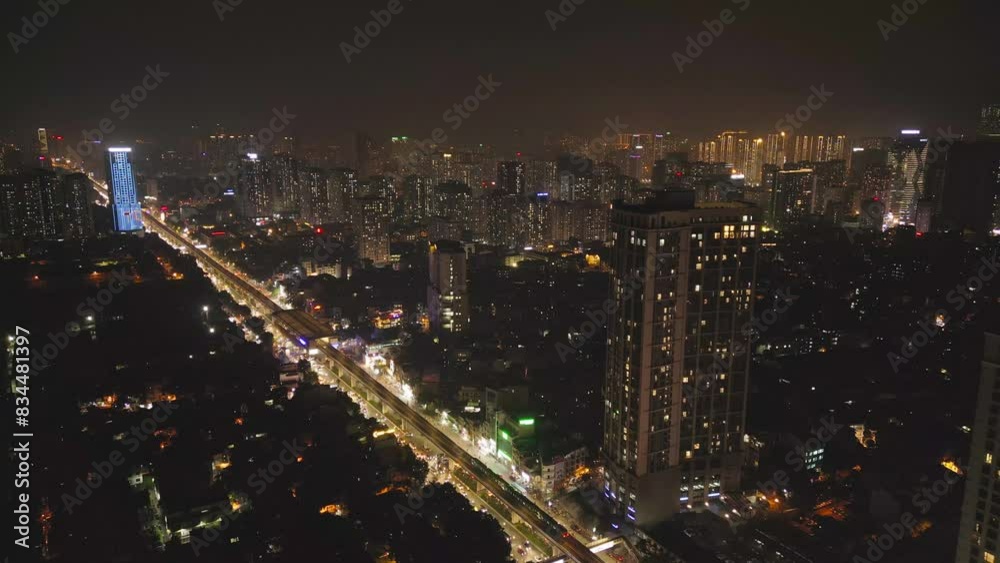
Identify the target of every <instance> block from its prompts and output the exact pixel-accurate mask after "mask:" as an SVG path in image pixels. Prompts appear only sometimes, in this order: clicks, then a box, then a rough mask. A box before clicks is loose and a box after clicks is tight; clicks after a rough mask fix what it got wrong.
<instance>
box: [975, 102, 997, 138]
mask: <svg viewBox="0 0 1000 563" xmlns="http://www.w3.org/2000/svg"><path fill="white" fill-rule="evenodd" d="M976 135H977V136H978V137H979V138H980V139H982V140H1000V104H990V105H988V106H983V111H982V114H981V115H980V117H979V127H977V128H976Z"/></svg>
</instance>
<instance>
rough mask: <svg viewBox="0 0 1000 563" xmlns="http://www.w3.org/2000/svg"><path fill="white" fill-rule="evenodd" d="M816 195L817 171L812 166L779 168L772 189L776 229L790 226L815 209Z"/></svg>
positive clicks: (773, 220) (772, 219)
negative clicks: (789, 168) (791, 168)
mask: <svg viewBox="0 0 1000 563" xmlns="http://www.w3.org/2000/svg"><path fill="white" fill-rule="evenodd" d="M815 196H816V173H815V171H814V170H813V169H812V168H799V169H796V170H779V171H778V172H777V173H776V174H775V179H774V189H773V190H772V191H771V212H770V213H768V216H769V217H770V219H771V221H772V223H773V225H774V227H775V228H776V229H784V228H788V227H790V226H792V225H794V224H796V223H798V222H800V221H801V220H802V219H803V218H804V217H805V216H807V215H809V213H811V212H812V211H813V208H814V206H815Z"/></svg>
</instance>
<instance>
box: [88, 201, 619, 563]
mask: <svg viewBox="0 0 1000 563" xmlns="http://www.w3.org/2000/svg"><path fill="white" fill-rule="evenodd" d="M94 185H95V186H96V187H97V188H98V189H97V191H98V193H100V194H101V195H102V196H104V197H107V192H106V190H105V189H104V188H103V186H100V185H99V184H97V183H96V182H94ZM143 214H144V215H145V223H146V226H147V227H148V228H150V229H151V230H152V231H154V232H156V233H157V234H159V235H160V236H161V237H164V238H166V239H169V240H171V241H173V242H174V243H176V244H178V245H180V246H182V247H183V248H184V249H185V251H186V252H188V253H189V254H190V255H192V256H194V257H195V258H196V259H197V260H198V261H199V262H201V263H202V267H204V268H206V269H211V270H212V271H213V273H214V274H215V275H217V276H219V277H222V278H224V279H225V280H226V281H227V282H228V283H229V284H232V285H233V286H235V287H237V288H239V289H240V290H241V291H242V292H243V293H244V295H245V296H248V297H250V298H253V299H254V300H255V301H256V302H257V305H258V306H259V307H260V308H262V309H263V310H264V311H267V312H270V313H272V314H273V313H277V312H279V311H281V310H282V308H281V307H280V306H279V305H277V304H276V303H275V302H274V301H272V300H271V298H270V297H268V296H267V295H265V294H264V293H263V292H261V291H260V290H259V289H257V288H256V287H254V286H253V285H251V284H250V283H249V282H247V281H246V280H245V279H243V278H242V277H240V276H239V275H237V274H236V273H235V272H233V271H232V270H231V269H230V268H229V267H227V266H226V265H224V264H222V263H220V262H219V261H217V260H216V259H215V258H213V257H212V256H210V255H209V254H208V253H206V252H205V251H203V250H202V249H199V248H197V247H196V246H195V244H194V243H193V242H191V241H190V240H188V239H186V238H184V237H182V236H181V235H179V234H178V233H177V232H175V231H174V230H173V229H172V228H170V227H169V226H168V225H166V224H164V223H163V222H161V221H160V220H159V219H158V218H157V217H155V216H154V214H153V213H150V212H149V211H148V210H143ZM272 321H274V322H273V324H274V325H275V326H276V327H277V328H278V329H279V330H280V331H281V332H282V333H284V336H285V337H286V338H287V339H289V340H291V341H295V339H296V338H297V337H298V336H299V335H297V334H293V333H291V331H289V330H288V327H286V326H282V324H281V323H279V322H276V321H275V319H272ZM318 349H319V351H320V353H321V354H322V355H323V356H324V359H325V360H326V361H327V362H328V363H329V364H332V365H328V367H329V368H331V369H334V372H335V373H341V372H342V371H346V372H348V373H350V374H351V375H352V376H354V377H355V378H356V379H357V380H358V381H360V382H361V383H362V384H363V385H364V387H365V389H366V390H368V391H370V392H372V393H374V394H375V395H376V396H377V397H378V399H379V400H380V401H381V402H382V403H383V404H384V405H388V406H389V407H390V408H391V409H392V410H393V411H394V412H396V413H397V414H398V415H399V416H401V417H403V419H404V422H405V423H406V425H407V428H408V429H410V431H416V432H419V433H420V434H421V435H422V436H423V438H424V439H426V440H427V441H428V442H430V443H431V444H433V445H434V446H435V447H436V448H438V449H439V450H441V451H442V452H443V453H444V454H445V455H447V456H448V457H450V458H451V459H452V460H453V461H454V462H455V463H457V464H458V466H459V467H461V468H462V469H464V470H465V471H467V472H469V473H471V474H472V475H473V476H474V477H475V478H476V480H477V481H479V482H480V484H482V485H483V487H484V488H485V489H486V490H487V491H489V492H490V493H491V494H493V495H494V496H496V497H497V498H499V499H500V500H501V501H502V502H504V503H505V504H506V505H507V506H508V507H509V508H510V509H511V511H512V512H514V513H515V514H516V515H517V516H518V517H519V518H520V519H521V520H523V521H524V522H526V523H527V524H528V525H529V526H531V527H532V528H534V529H535V530H537V531H538V532H539V533H540V534H542V535H543V536H545V537H546V538H547V539H548V540H549V541H550V542H551V543H552V545H555V546H558V547H559V548H560V549H562V550H563V551H564V552H565V553H566V554H567V555H568V556H569V557H571V558H573V559H574V560H575V561H578V562H579V563H599V562H600V561H601V559H600V558H599V557H598V556H597V555H595V554H593V553H591V552H590V550H589V549H588V548H587V546H585V545H584V544H583V543H581V542H580V541H579V540H577V539H576V538H574V537H573V536H572V534H569V533H568V532H567V530H566V529H565V528H564V527H563V526H561V525H560V524H559V523H558V522H556V521H555V520H554V519H553V518H552V517H550V516H549V515H548V514H546V513H545V512H544V511H543V510H541V509H540V508H538V507H537V506H535V504H534V503H532V502H531V501H529V500H528V499H527V498H525V497H524V496H522V495H521V494H520V493H519V492H517V491H516V490H514V489H513V488H512V487H511V486H510V485H509V484H507V482H506V481H504V480H503V478H501V477H500V476H498V475H496V474H495V473H493V472H492V471H490V470H489V469H488V468H487V467H486V466H485V465H484V464H483V463H482V462H480V461H479V460H477V459H475V458H473V457H472V456H471V455H469V454H468V453H467V452H466V451H465V450H464V449H463V448H462V447H461V446H459V445H458V444H456V443H455V442H454V441H452V440H451V439H450V438H449V437H448V436H446V435H445V434H444V433H443V432H441V431H440V430H439V429H437V428H436V427H435V426H434V425H432V424H431V423H430V422H429V421H427V419H425V418H424V417H423V416H422V415H421V414H420V413H418V412H416V411H415V410H413V409H412V408H411V407H410V406H409V405H407V404H406V403H405V402H403V401H402V400H401V399H400V398H399V397H397V396H396V395H395V394H394V393H392V391H390V390H389V389H387V388H386V387H384V386H383V385H382V384H381V383H379V382H378V381H377V380H375V378H373V377H372V376H371V375H369V374H368V373H367V372H366V371H365V370H364V369H362V368H361V367H360V366H358V365H357V364H356V363H354V361H353V360H351V359H350V358H348V357H347V356H346V355H345V354H343V353H342V352H341V351H339V350H336V349H334V348H330V347H327V346H319V347H318ZM338 368H339V369H338Z"/></svg>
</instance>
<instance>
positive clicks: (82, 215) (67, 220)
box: [58, 174, 94, 239]
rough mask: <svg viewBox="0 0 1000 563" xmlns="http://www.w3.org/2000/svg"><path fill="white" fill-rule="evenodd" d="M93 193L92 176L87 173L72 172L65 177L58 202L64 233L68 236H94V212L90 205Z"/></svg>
mask: <svg viewBox="0 0 1000 563" xmlns="http://www.w3.org/2000/svg"><path fill="white" fill-rule="evenodd" d="M92 193H93V191H92V188H91V186H90V178H88V177H87V176H86V175H84V174H70V175H68V176H65V177H63V179H62V182H61V183H60V187H59V196H58V203H59V207H60V208H61V210H62V213H61V214H62V233H63V234H64V235H65V236H66V238H71V239H81V238H87V237H92V236H94V214H93V209H92V207H91V205H90V200H91V199H92V197H91V194H92Z"/></svg>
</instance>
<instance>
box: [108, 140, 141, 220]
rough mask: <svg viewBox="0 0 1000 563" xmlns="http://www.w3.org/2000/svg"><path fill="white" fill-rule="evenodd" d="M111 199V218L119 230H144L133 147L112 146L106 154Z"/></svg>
mask: <svg viewBox="0 0 1000 563" xmlns="http://www.w3.org/2000/svg"><path fill="white" fill-rule="evenodd" d="M104 159H105V164H106V172H107V179H108V196H109V197H110V199H111V220H112V223H113V225H114V229H115V231H117V232H132V231H141V230H142V208H141V207H140V206H139V193H138V190H137V189H136V185H135V172H133V170H132V149H130V148H123V147H112V148H109V149H108V152H107V153H106V154H105V156H104Z"/></svg>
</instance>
